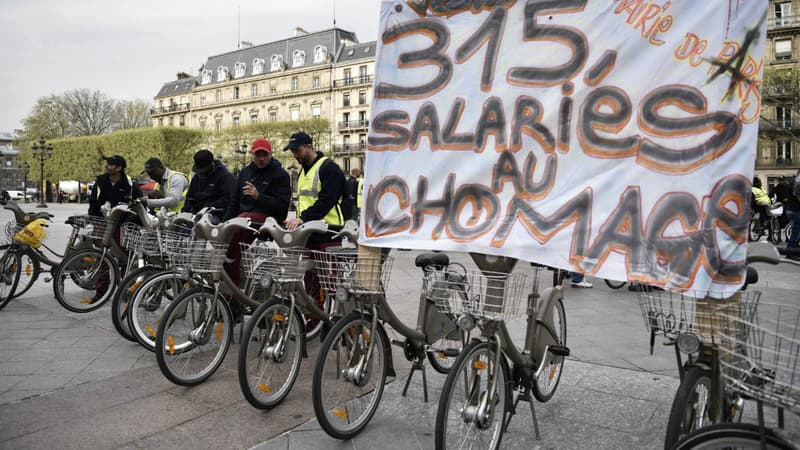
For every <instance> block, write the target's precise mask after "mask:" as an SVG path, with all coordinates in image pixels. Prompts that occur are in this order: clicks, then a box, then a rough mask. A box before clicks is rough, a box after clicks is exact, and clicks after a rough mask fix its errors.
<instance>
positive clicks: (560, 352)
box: [547, 345, 570, 356]
mask: <svg viewBox="0 0 800 450" xmlns="http://www.w3.org/2000/svg"><path fill="white" fill-rule="evenodd" d="M547 349H548V351H549V352H550V353H552V354H554V355H556V356H569V353H570V352H569V348H568V347H565V346H563V345H551V346H549V347H548V348H547Z"/></svg>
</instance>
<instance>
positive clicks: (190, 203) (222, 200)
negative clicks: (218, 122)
mask: <svg viewBox="0 0 800 450" xmlns="http://www.w3.org/2000/svg"><path fill="white" fill-rule="evenodd" d="M192 170H193V171H194V173H195V176H194V177H192V181H191V182H189V190H188V191H187V192H186V203H185V204H184V205H183V209H182V211H184V212H190V213H196V212H198V211H200V210H201V209H203V208H205V207H212V208H219V209H221V210H223V211H227V210H228V206H229V205H230V203H231V199H232V198H233V195H234V190H235V188H236V180H235V179H234V178H233V175H231V173H230V172H228V169H227V168H226V167H225V165H224V164H222V162H220V161H217V160H215V159H214V155H213V154H212V153H211V152H210V151H208V150H200V151H198V152H197V153H195V154H194V168H193V169H192ZM223 215H224V212H223V213H220V214H219V217H222V216H223Z"/></svg>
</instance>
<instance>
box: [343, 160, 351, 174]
mask: <svg viewBox="0 0 800 450" xmlns="http://www.w3.org/2000/svg"><path fill="white" fill-rule="evenodd" d="M344 173H345V174H349V173H350V158H345V159H344Z"/></svg>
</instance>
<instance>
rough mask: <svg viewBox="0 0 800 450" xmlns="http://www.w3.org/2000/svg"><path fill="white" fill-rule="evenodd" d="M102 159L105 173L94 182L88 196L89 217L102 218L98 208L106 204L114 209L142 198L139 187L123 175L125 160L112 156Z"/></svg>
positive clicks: (125, 165)
mask: <svg viewBox="0 0 800 450" xmlns="http://www.w3.org/2000/svg"><path fill="white" fill-rule="evenodd" d="M103 159H105V160H106V167H105V173H104V174H102V175H100V176H98V177H97V179H96V180H95V181H94V186H93V187H92V192H91V194H90V195H89V215H90V216H98V217H100V216H102V213H101V212H100V207H101V206H103V205H104V204H106V203H109V204H110V205H111V206H112V207H114V206H117V205H119V204H120V203H129V202H130V201H131V200H134V199H137V198H140V197H142V191H141V190H140V189H139V186H138V185H137V184H135V183H133V182H131V180H130V179H129V178H128V176H127V175H125V167H127V163H126V162H125V158H123V157H122V156H119V155H114V156H109V157H107V158H103Z"/></svg>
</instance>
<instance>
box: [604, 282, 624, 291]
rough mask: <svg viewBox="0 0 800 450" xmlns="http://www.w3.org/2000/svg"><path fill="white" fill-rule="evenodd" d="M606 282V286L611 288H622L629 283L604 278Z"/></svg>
mask: <svg viewBox="0 0 800 450" xmlns="http://www.w3.org/2000/svg"><path fill="white" fill-rule="evenodd" d="M603 281H605V282H606V286H608V287H610V288H611V289H622V288H623V287H625V285H626V284H628V282H627V281H615V280H603Z"/></svg>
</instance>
